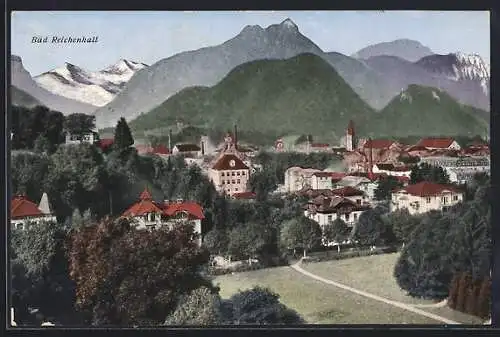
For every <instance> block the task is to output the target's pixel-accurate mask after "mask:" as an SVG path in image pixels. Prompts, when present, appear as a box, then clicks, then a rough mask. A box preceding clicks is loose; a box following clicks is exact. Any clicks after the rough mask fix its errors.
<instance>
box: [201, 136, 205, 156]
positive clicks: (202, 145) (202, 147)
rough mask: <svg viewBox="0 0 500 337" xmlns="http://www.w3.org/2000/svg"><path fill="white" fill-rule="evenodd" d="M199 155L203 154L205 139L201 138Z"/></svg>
mask: <svg viewBox="0 0 500 337" xmlns="http://www.w3.org/2000/svg"><path fill="white" fill-rule="evenodd" d="M200 145H201V146H200V147H201V155H202V156H204V155H205V141H204V140H203V139H202V140H201V144H200Z"/></svg>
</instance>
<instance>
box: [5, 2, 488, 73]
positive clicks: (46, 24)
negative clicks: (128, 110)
mask: <svg viewBox="0 0 500 337" xmlns="http://www.w3.org/2000/svg"><path fill="white" fill-rule="evenodd" d="M286 18H290V19H291V20H292V21H293V22H295V23H296V24H297V25H298V27H299V30H300V32H301V33H302V34H303V35H305V36H307V37H308V38H309V39H311V40H312V41H313V42H314V43H316V44H317V45H318V46H319V47H320V48H321V49H323V50H324V51H336V52H339V53H343V54H346V55H351V54H353V53H355V52H356V51H358V50H359V49H361V48H364V47H366V46H368V45H370V44H375V43H380V42H388V41H393V40H396V39H400V38H407V39H412V40H417V41H419V42H421V43H422V44H423V45H425V46H427V47H429V48H430V49H431V50H432V51H433V52H435V53H438V54H446V53H450V52H457V51H461V52H464V53H477V54H479V55H481V56H482V57H483V58H484V59H485V60H486V61H487V62H489V55H490V20H489V12H487V11H443V12H437V11H384V12H382V11H231V12H230V11H226V12H221V11H219V12H214V11H200V12H159V11H158V12H153V11H146V12H144V11H136V12H133V11H122V12H118V11H113V12H104V11H101V12H92V11H85V12H83V11H82V12H67V11H66V12H64V11H61V12H44V11H42V12H40V11H38V12H19V11H17V12H13V13H12V20H11V53H12V54H14V55H18V56H20V57H21V58H22V59H23V64H24V67H25V68H26V69H27V70H28V71H29V72H30V73H31V75H33V76H36V75H39V74H40V73H43V72H45V71H49V70H51V69H54V68H57V67H60V66H62V65H63V64H64V62H69V63H72V64H75V65H77V66H80V67H82V68H84V69H87V70H92V71H94V70H100V69H103V68H105V67H107V66H109V65H111V64H114V63H116V62H117V61H118V60H119V59H127V60H132V61H137V62H143V63H146V64H149V65H150V64H153V63H155V62H157V61H159V60H161V59H163V58H166V57H169V56H172V55H174V54H177V53H179V52H183V51H188V50H195V49H199V48H202V47H207V46H213V45H217V44H220V43H223V42H224V41H226V40H229V39H231V38H232V37H234V36H236V35H237V34H238V33H239V32H240V31H241V30H242V29H243V28H244V27H245V26H246V25H260V26H262V27H267V26H269V25H271V24H276V23H280V22H282V21H283V20H285V19H286ZM82 35H83V36H95V35H96V36H98V43H96V44H60V45H57V44H50V43H47V44H33V43H32V42H31V41H32V37H33V36H49V39H50V37H51V36H75V37H79V36H82Z"/></svg>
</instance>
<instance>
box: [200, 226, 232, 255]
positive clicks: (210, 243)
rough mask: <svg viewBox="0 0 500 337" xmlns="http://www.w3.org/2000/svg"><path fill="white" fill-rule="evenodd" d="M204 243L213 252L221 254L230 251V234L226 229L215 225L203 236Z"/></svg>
mask: <svg viewBox="0 0 500 337" xmlns="http://www.w3.org/2000/svg"><path fill="white" fill-rule="evenodd" d="M203 245H204V246H205V248H207V249H208V251H209V252H210V253H211V254H213V255H221V254H223V253H225V252H227V251H228V246H229V234H228V232H227V231H226V230H224V229H218V228H217V227H214V228H212V229H211V230H210V231H209V232H208V233H207V234H205V236H204V238H203ZM233 245H234V243H233Z"/></svg>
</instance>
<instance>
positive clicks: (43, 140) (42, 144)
mask: <svg viewBox="0 0 500 337" xmlns="http://www.w3.org/2000/svg"><path fill="white" fill-rule="evenodd" d="M50 148H51V145H50V142H49V140H48V139H47V137H45V136H38V137H37V139H36V140H35V144H34V150H35V152H38V153H49V152H50Z"/></svg>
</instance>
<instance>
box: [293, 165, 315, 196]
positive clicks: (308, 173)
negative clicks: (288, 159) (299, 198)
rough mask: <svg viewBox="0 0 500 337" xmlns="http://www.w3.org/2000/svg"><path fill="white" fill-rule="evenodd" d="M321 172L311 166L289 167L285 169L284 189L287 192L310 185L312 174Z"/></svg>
mask: <svg viewBox="0 0 500 337" xmlns="http://www.w3.org/2000/svg"><path fill="white" fill-rule="evenodd" d="M316 172H323V171H321V170H318V169H313V168H302V167H298V166H293V167H289V168H288V169H287V170H286V171H285V189H286V191H287V192H297V191H300V190H302V189H304V188H307V187H312V175H313V174H314V173H316Z"/></svg>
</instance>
